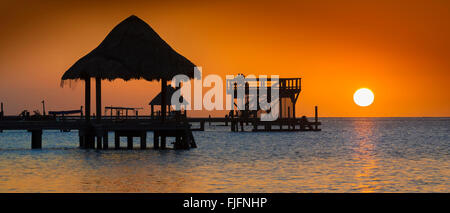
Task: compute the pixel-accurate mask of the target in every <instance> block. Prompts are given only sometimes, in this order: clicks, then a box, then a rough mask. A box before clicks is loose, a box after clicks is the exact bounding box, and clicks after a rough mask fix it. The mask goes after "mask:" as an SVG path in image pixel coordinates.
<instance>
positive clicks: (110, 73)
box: [62, 15, 195, 120]
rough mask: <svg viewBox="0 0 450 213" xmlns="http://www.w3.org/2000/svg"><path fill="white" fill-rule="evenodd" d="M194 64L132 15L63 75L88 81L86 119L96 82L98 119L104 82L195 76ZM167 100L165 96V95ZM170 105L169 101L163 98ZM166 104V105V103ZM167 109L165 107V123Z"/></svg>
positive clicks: (164, 84)
mask: <svg viewBox="0 0 450 213" xmlns="http://www.w3.org/2000/svg"><path fill="white" fill-rule="evenodd" d="M194 67H195V65H194V64H193V63H192V62H191V61H189V60H188V59H186V58H185V57H183V56H182V55H180V54H178V53H177V52H176V51H175V50H173V49H172V48H171V47H170V46H169V45H168V44H167V43H166V42H165V41H164V40H163V39H162V38H161V37H160V36H159V35H158V34H157V33H156V32H155V31H154V30H153V29H152V28H151V27H150V26H149V25H148V24H147V23H145V22H144V21H142V20H141V19H139V18H138V17H136V16H134V15H132V16H130V17H128V18H127V19H125V20H124V21H122V22H121V23H119V24H118V25H117V26H116V27H114V29H113V30H112V31H111V32H110V33H109V34H108V35H107V36H106V38H105V39H104V40H103V41H102V43H100V45H99V46H98V47H97V48H95V49H94V50H92V51H91V52H90V53H89V54H87V55H86V56H84V57H82V58H81V59H80V60H78V61H77V62H76V63H75V64H74V65H73V66H72V67H70V68H69V70H67V71H66V72H65V73H64V75H63V76H62V84H64V81H65V80H77V79H82V80H84V81H85V110H86V120H89V119H90V89H91V88H90V79H91V78H95V79H96V94H97V97H96V105H97V119H98V120H100V119H101V80H103V79H107V80H114V79H117V78H119V79H123V80H130V79H145V80H148V81H152V80H160V79H161V80H162V81H161V92H162V93H165V90H166V89H165V88H166V85H167V82H166V81H167V80H170V79H172V78H173V77H174V76H175V75H178V74H184V75H187V76H188V77H190V78H193V77H194ZM163 97H165V96H163ZM162 102H163V103H167V100H166V98H162ZM164 105H165V104H164ZM164 115H165V108H163V118H162V120H164Z"/></svg>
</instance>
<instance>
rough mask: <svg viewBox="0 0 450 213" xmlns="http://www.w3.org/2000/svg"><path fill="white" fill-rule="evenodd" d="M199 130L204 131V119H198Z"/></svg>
mask: <svg viewBox="0 0 450 213" xmlns="http://www.w3.org/2000/svg"><path fill="white" fill-rule="evenodd" d="M210 126H211V124H210ZM200 131H205V121H200Z"/></svg>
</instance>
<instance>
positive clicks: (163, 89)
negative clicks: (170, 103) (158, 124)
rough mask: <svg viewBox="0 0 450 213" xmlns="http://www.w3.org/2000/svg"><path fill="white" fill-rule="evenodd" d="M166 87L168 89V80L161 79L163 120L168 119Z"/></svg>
mask: <svg viewBox="0 0 450 213" xmlns="http://www.w3.org/2000/svg"><path fill="white" fill-rule="evenodd" d="M166 89H167V81H166V79H164V78H163V79H161V121H162V122H164V121H165V120H166V107H167V104H166V103H167V100H166Z"/></svg>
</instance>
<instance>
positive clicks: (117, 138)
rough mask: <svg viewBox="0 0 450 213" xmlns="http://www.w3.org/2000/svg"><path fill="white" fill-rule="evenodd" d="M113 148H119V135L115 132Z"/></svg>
mask: <svg viewBox="0 0 450 213" xmlns="http://www.w3.org/2000/svg"><path fill="white" fill-rule="evenodd" d="M114 149H120V137H119V134H118V133H117V132H114Z"/></svg>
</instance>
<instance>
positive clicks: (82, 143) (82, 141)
mask: <svg viewBox="0 0 450 213" xmlns="http://www.w3.org/2000/svg"><path fill="white" fill-rule="evenodd" d="M78 137H79V138H80V139H79V140H80V142H79V143H80V145H79V147H80V148H81V149H84V136H81V135H80V136H78Z"/></svg>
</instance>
